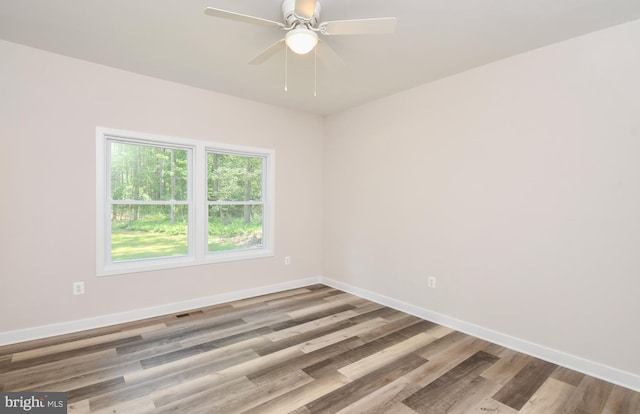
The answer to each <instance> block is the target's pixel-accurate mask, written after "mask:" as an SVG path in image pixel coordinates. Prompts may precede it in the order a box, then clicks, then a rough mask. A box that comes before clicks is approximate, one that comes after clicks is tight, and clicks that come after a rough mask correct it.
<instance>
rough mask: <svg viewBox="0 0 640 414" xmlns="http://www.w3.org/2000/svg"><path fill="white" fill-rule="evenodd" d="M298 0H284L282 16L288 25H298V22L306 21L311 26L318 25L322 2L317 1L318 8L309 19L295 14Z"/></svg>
mask: <svg viewBox="0 0 640 414" xmlns="http://www.w3.org/2000/svg"><path fill="white" fill-rule="evenodd" d="M295 9H296V0H282V18H283V19H284V21H285V22H286V25H287V27H292V26H297V24H298V23H306V24H307V25H309V26H311V27H316V26H317V24H318V21H320V10H321V7H320V2H319V1H316V8H315V10H314V12H313V16H312V17H311V18H310V19H309V20H307V19H305V18H304V17H300V16H298V15H296V14H295Z"/></svg>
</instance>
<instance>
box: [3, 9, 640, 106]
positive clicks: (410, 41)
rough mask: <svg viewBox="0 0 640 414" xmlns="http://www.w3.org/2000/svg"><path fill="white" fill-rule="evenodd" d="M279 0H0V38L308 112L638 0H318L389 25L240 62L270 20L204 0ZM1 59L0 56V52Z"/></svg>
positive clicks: (604, 22)
mask: <svg viewBox="0 0 640 414" xmlns="http://www.w3.org/2000/svg"><path fill="white" fill-rule="evenodd" d="M280 3H281V0H0V38H2V39H5V40H8V41H11V42H15V43H21V44H24V45H28V46H32V47H35V48H39V49H44V50H48V51H52V52H55V53H59V54H62V55H67V56H71V57H75V58H79V59H83V60H87V61H91V62H96V63H100V64H104V65H108V66H112V67H116V68H120V69H124V70H128V71H132V72H137V73H141V74H145V75H149V76H153V77H157V78H161V79H167V80H171V81H175V82H179V83H183V84H187V85H193V86H197V87H200V88H205V89H210V90H214V91H218V92H222V93H225V94H230V95H235V96H239V97H243V98H247V99H251V100H255V101H260V102H266V103H270V104H274V105H279V106H283V107H288V108H293V109H298V110H303V111H307V112H311V113H317V114H322V115H325V114H330V113H334V112H337V111H340V110H343V109H346V108H349V107H352V106H355V105H358V104H361V103H364V102H367V101H371V100H374V99H377V98H380V97H383V96H387V95H390V94H393V93H395V92H398V91H401V90H404V89H408V88H411V87H414V86H417V85H420V84H423V83H426V82H430V81H433V80H435V79H439V78H442V77H445V76H448V75H451V74H454V73H458V72H461V71H464V70H467V69H470V68H473V67H477V66H480V65H483V64H486V63H489V62H492V61H495V60H498V59H502V58H505V57H508V56H512V55H515V54H518V53H522V52H525V51H527V50H531V49H534V48H537V47H541V46H544V45H548V44H551V43H556V42H558V41H562V40H565V39H569V38H572V37H575V36H578V35H581V34H585V33H588V32H592V31H595V30H599V29H603V28H606V27H609V26H613V25H616V24H620V23H624V22H627V21H631V20H636V19H639V18H640V1H638V0H386V1H385V0H321V3H322V15H321V20H322V21H327V20H342V19H358V18H368V17H388V16H395V17H397V19H398V26H397V31H396V33H394V34H392V35H362V36H333V37H325V38H324V39H325V42H326V44H328V45H330V47H331V48H332V49H333V50H334V51H335V52H336V53H337V54H338V55H339V56H340V57H341V59H342V63H340V62H336V61H335V60H330V59H329V60H328V52H327V51H326V49H323V46H324V45H323V44H322V43H321V45H320V48H319V49H318V67H317V96H315V97H314V59H313V57H314V55H313V53H311V54H310V55H306V56H297V55H294V54H292V53H289V54H288V91H287V92H285V91H284V78H285V76H284V75H285V53H284V47H283V51H282V52H280V53H278V54H276V55H275V56H274V57H273V58H271V59H270V60H268V61H267V62H265V63H263V64H262V65H259V66H252V65H248V64H247V61H248V60H249V59H251V58H252V57H254V56H255V55H256V54H258V53H259V52H260V51H261V50H263V49H264V48H266V47H267V46H269V45H271V44H272V43H273V42H274V41H276V40H278V39H280V38H281V37H282V33H281V32H279V31H278V30H276V29H269V28H265V27H261V26H255V25H250V24H246V23H240V22H235V21H227V20H223V19H219V18H215V17H211V16H207V15H205V14H204V12H203V11H204V8H205V7H207V6H211V7H217V8H223V9H227V10H231V11H234V12H239V13H245V14H250V15H254V16H259V17H262V18H266V19H270V20H276V21H281V14H280ZM0 59H1V57H0Z"/></svg>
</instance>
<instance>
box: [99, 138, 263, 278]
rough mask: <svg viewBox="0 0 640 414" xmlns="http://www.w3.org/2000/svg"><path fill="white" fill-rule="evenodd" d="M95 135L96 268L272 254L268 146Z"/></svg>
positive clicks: (130, 268) (106, 270)
mask: <svg viewBox="0 0 640 414" xmlns="http://www.w3.org/2000/svg"><path fill="white" fill-rule="evenodd" d="M96 136H97V147H96V148H97V150H96V160H97V200H98V203H97V204H98V205H97V227H96V228H97V234H98V240H97V259H98V262H97V263H98V265H97V271H98V275H110V274H119V273H130V272H137V271H145V270H154V269H164V268H171V267H178V266H189V265H196V264H203V263H212V262H218V261H228V260H241V259H250V258H256V257H265V256H272V255H273V253H272V252H273V246H272V239H273V231H272V225H273V196H272V194H273V159H274V154H273V151H270V150H264V149H257V148H246V147H237V146H229V145H213V144H210V143H204V142H199V141H193V140H186V139H179V138H169V137H158V136H152V135H148V134H139V133H132V132H125V131H115V130H109V129H105V128H98V129H97V133H96Z"/></svg>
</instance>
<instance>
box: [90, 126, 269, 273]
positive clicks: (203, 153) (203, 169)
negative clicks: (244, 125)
mask: <svg viewBox="0 0 640 414" xmlns="http://www.w3.org/2000/svg"><path fill="white" fill-rule="evenodd" d="M110 139H116V140H121V141H126V142H129V143H134V144H135V143H140V144H150V145H159V146H166V147H174V148H188V149H190V151H191V159H190V161H191V168H190V170H189V177H188V182H189V184H188V185H189V186H190V188H189V189H188V194H189V196H188V202H189V203H190V204H189V205H190V207H189V208H190V213H189V218H190V220H189V253H188V254H187V255H186V256H177V257H165V258H157V259H141V260H129V261H123V262H115V263H114V262H112V261H111V260H110V257H111V253H110V250H111V246H110V244H111V202H112V201H111V199H110V197H111V188H110V185H111V183H110V179H109V177H110V168H111V164H110V160H108V159H107V155H108V149H107V145H108V144H109V140H110ZM209 151H222V152H226V153H230V154H237V155H242V156H252V157H261V158H262V159H263V179H262V185H263V188H262V193H263V203H264V209H263V234H262V247H260V248H251V249H245V250H230V251H223V252H212V253H209V252H208V241H209V240H208V224H209V222H208V200H207V153H208V152H209ZM274 184H275V151H274V150H270V149H265V148H256V147H247V146H238V145H230V144H222V143H213V142H206V141H199V140H193V139H188V138H177V137H169V136H160V135H155V134H148V133H140V132H132V131H123V130H117V129H112V128H104V127H97V128H96V274H97V276H110V275H117V274H126V273H137V272H144V271H152V270H161V269H172V268H178V267H184V266H196V265H203V264H209V263H219V262H228V261H236V260H249V259H255V258H264V257H271V256H273V255H274V221H275V220H274V218H275V214H274V202H275V186H274Z"/></svg>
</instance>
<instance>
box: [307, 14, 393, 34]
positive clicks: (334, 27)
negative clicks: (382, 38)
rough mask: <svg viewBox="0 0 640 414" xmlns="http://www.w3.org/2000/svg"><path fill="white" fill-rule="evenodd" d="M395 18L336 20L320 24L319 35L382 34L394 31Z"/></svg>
mask: <svg viewBox="0 0 640 414" xmlns="http://www.w3.org/2000/svg"><path fill="white" fill-rule="evenodd" d="M396 22H397V20H396V18H395V17H380V18H373V19H358V20H336V21H332V22H324V23H321V24H320V26H319V28H320V33H322V34H325V35H329V36H334V35H355V34H384V33H393V32H395V31H396Z"/></svg>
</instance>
